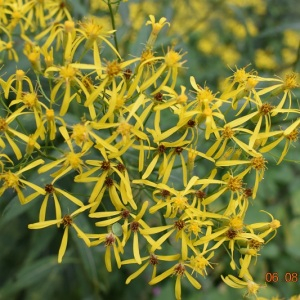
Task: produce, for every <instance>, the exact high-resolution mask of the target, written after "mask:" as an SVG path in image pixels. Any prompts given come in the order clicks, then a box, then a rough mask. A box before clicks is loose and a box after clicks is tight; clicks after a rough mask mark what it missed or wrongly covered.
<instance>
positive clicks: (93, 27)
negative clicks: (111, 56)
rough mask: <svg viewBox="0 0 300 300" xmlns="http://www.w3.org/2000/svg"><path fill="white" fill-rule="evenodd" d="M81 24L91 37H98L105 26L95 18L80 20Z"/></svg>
mask: <svg viewBox="0 0 300 300" xmlns="http://www.w3.org/2000/svg"><path fill="white" fill-rule="evenodd" d="M79 25H80V27H81V28H82V29H83V31H84V32H85V34H86V35H87V37H88V38H90V39H97V38H98V36H99V35H100V34H101V33H103V26H102V25H100V24H96V23H95V20H94V19H91V20H87V21H85V22H79Z"/></svg>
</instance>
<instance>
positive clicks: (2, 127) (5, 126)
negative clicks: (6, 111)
mask: <svg viewBox="0 0 300 300" xmlns="http://www.w3.org/2000/svg"><path fill="white" fill-rule="evenodd" d="M28 113H29V112H21V113H19V112H18V111H15V112H13V113H12V114H11V115H9V116H8V117H7V118H2V117H0V134H1V135H2V134H4V137H5V139H6V140H7V142H8V144H9V145H10V147H11V148H12V150H13V152H14V154H15V155H16V157H17V159H21V158H22V156H23V155H22V152H21V150H20V148H19V147H18V145H17V144H16V143H15V141H14V139H12V138H11V136H16V137H18V138H19V139H20V140H22V141H23V142H25V143H26V144H28V142H29V139H30V138H29V137H28V136H27V135H25V134H24V133H21V132H19V131H17V130H15V129H13V128H11V127H10V124H12V123H13V122H14V121H15V119H16V118H17V117H19V116H20V115H25V114H28ZM15 140H16V139H15ZM34 146H35V147H36V148H37V149H39V148H40V146H39V144H38V143H36V142H35V143H34ZM0 147H1V148H5V147H6V144H5V142H4V141H3V139H2V137H1V136H0Z"/></svg>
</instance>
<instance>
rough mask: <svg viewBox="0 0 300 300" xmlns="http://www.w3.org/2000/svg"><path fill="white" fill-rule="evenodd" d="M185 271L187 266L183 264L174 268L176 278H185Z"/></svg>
mask: <svg viewBox="0 0 300 300" xmlns="http://www.w3.org/2000/svg"><path fill="white" fill-rule="evenodd" d="M184 271H185V266H184V265H183V264H182V263H179V264H177V265H176V266H175V267H174V273H173V274H174V275H176V276H183V275H184Z"/></svg>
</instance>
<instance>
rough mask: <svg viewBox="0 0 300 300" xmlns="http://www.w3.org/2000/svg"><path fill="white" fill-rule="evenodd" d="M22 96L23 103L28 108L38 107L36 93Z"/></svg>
mask: <svg viewBox="0 0 300 300" xmlns="http://www.w3.org/2000/svg"><path fill="white" fill-rule="evenodd" d="M22 96H23V97H22V98H23V102H24V104H25V105H26V106H27V107H28V108H33V107H35V106H36V104H37V102H38V98H37V95H36V93H24V94H23V95H22Z"/></svg>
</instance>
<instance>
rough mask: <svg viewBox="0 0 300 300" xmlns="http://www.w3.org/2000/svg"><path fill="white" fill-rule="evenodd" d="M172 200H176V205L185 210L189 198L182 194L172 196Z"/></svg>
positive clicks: (174, 203) (177, 207)
mask: <svg viewBox="0 0 300 300" xmlns="http://www.w3.org/2000/svg"><path fill="white" fill-rule="evenodd" d="M172 200H173V201H174V202H173V205H174V207H175V208H176V209H179V210H183V209H184V208H185V207H186V206H187V203H188V199H187V198H186V197H182V196H178V197H174V198H172Z"/></svg>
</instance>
